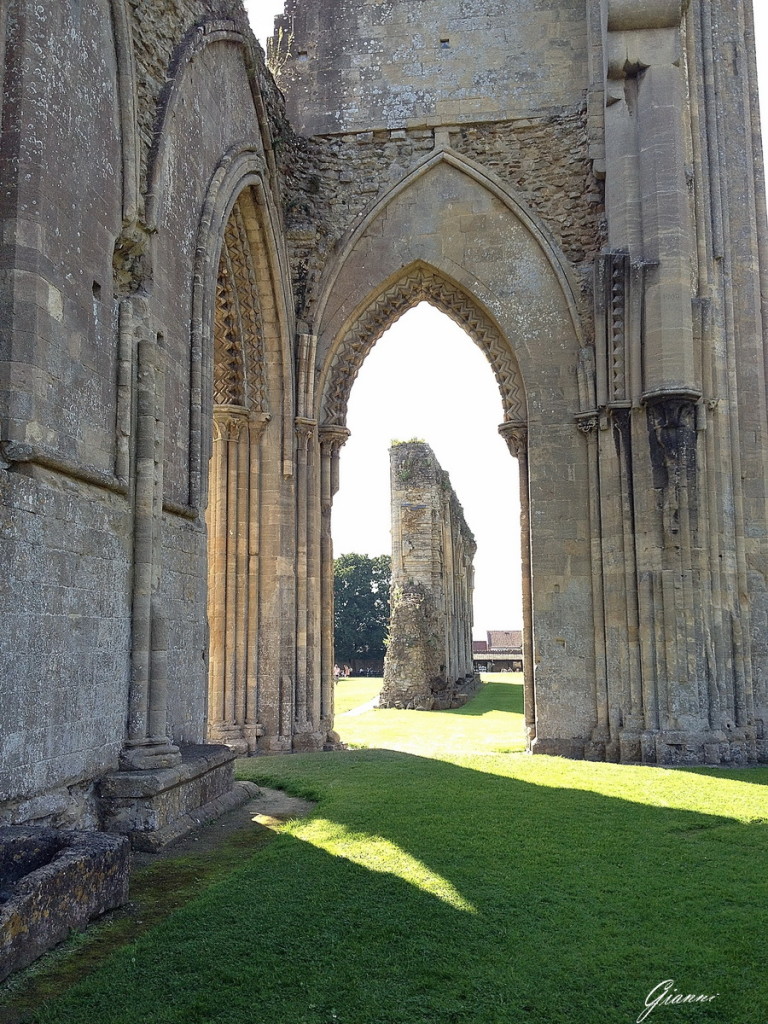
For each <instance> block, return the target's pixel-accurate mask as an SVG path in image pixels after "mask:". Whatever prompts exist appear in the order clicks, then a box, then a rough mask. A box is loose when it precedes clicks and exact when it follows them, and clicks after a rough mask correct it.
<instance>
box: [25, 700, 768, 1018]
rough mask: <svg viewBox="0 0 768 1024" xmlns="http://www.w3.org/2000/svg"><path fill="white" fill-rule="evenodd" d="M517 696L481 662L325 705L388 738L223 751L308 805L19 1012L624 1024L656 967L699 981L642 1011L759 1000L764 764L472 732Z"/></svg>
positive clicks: (766, 863) (682, 1012) (766, 905)
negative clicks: (326, 746) (605, 758)
mask: <svg viewBox="0 0 768 1024" xmlns="http://www.w3.org/2000/svg"><path fill="white" fill-rule="evenodd" d="M365 682H366V683H374V682H376V681H374V680H365ZM340 685H341V684H340ZM497 687H498V688H497ZM350 691H351V684H350ZM360 692H363V691H359V692H358V696H359V694H360ZM339 696H340V697H341V696H342V693H341V691H340V692H339ZM355 699H357V698H355ZM519 701H520V694H519V683H518V682H516V681H514V680H513V681H505V682H501V681H496V682H495V683H493V684H490V685H488V686H486V687H485V688H484V689H483V691H482V692H481V693H480V694H479V695H478V697H477V698H476V699H475V701H473V702H472V703H471V704H470V705H468V706H467V708H464V709H461V710H460V711H456V712H446V713H426V712H384V711H372V712H365V713H364V714H362V715H359V716H349V717H347V718H342V719H341V722H340V723H339V726H340V729H341V731H342V734H343V735H345V738H347V739H348V740H349V741H350V742H354V743H357V744H367V745H369V746H370V744H371V742H372V740H373V738H374V736H375V735H378V736H379V737H380V738H381V740H382V743H383V744H384V745H385V746H387V747H388V748H389V749H355V750H349V751H346V752H338V753H325V754H303V755H296V756H292V757H276V758H256V759H250V760H241V761H240V762H239V774H240V776H241V777H242V778H248V779H253V780H254V781H257V782H260V783H263V784H265V785H271V786H280V787H282V788H285V789H287V790H288V791H289V792H291V793H293V794H295V795H301V796H308V797H311V798H313V799H315V800H317V801H318V804H317V807H316V810H315V812H314V814H313V815H312V816H311V817H309V818H306V819H302V820H296V821H293V822H289V823H287V824H285V825H282V826H278V827H277V828H276V829H275V833H274V839H273V841H271V842H268V843H265V844H262V845H256V846H255V847H254V848H253V849H249V848H248V847H247V845H243V852H242V860H241V862H240V863H239V866H237V867H232V866H231V864H229V863H228V864H227V866H226V870H225V871H223V872H220V873H219V874H217V875H212V876H208V875H206V876H205V877H201V879H200V885H199V890H198V892H197V894H196V896H195V897H194V898H191V899H190V900H189V901H188V902H187V903H186V904H185V905H184V906H181V907H180V908H178V909H176V910H174V911H172V912H171V913H170V914H169V916H167V917H166V918H165V919H164V920H162V921H160V922H158V923H156V924H154V925H153V926H152V927H151V928H149V929H148V930H147V931H145V932H144V933H143V934H142V935H141V936H139V937H138V938H137V939H136V940H135V941H133V942H131V943H130V944H128V945H125V946H123V947H122V948H121V949H119V950H117V951H116V952H112V953H111V954H110V955H109V957H108V958H107V959H106V960H105V961H104V962H103V963H102V964H101V965H100V966H99V967H98V968H97V969H96V970H94V971H93V972H92V973H91V974H89V975H88V976H87V977H84V978H83V979H82V980H81V981H80V982H79V983H78V984H76V985H74V986H73V987H72V988H70V989H69V991H68V992H67V993H65V994H64V995H63V996H62V997H61V998H59V999H57V1000H55V1001H53V1002H50V1003H48V1004H47V1005H46V1006H45V1007H43V1008H42V1009H40V1010H38V1011H37V1013H36V1014H35V1015H34V1016H33V1017H32V1018H31V1019H33V1020H34V1021H36V1022H38V1024H73V1022H76V1024H92V1022H93V1024H96V1022H98V1024H134V1022H135V1024H139V1022H142V1024H144V1022H149V1024H235V1022H237V1024H262V1022H263V1024H457V1022H461V1024H521V1022H535V1024H631V1022H633V1021H636V1020H637V1018H638V1016H639V1015H640V1014H641V1013H643V1012H644V1011H645V1009H646V1007H645V1002H646V997H647V996H648V993H649V992H650V991H651V989H653V988H654V987H655V986H657V985H659V983H661V982H663V981H665V980H666V979H673V982H674V988H676V989H677V990H678V991H679V992H680V993H682V994H688V993H695V994H697V995H698V994H702V995H711V996H714V997H715V998H714V999H713V1000H712V1001H710V1002H707V1003H699V1004H695V1005H674V1004H673V1005H660V1006H657V1007H656V1008H655V1009H653V1010H652V1011H651V1012H650V1014H649V1016H648V1017H647V1020H649V1021H651V1024H689V1022H693V1024H699V1022H713V1021H717V1022H720V1024H748V1022H749V1024H752V1022H754V1024H764V1022H765V1021H768V971H767V970H766V953H765V935H766V934H768V899H767V897H768V885H767V884H766V873H767V872H766V868H767V867H768V824H767V823H768V768H759V769H748V770H744V771H728V772H718V771H717V770H714V769H697V770H688V771H670V770H664V769H659V768H646V767H633V766H619V765H611V764H595V763H590V762H576V761H566V760H563V759H559V758H543V757H542V758H532V757H530V756H528V755H526V754H524V753H499V752H494V749H495V748H494V745H495V744H503V743H508V744H509V745H510V746H511V745H513V742H518V737H519V735H520V725H521V723H520V712H521V706H520V702H519ZM363 703H364V701H363ZM355 706H356V705H355ZM368 716H372V717H371V720H370V721H366V719H367V718H368ZM401 725H402V730H401ZM342 726H343V728H342ZM398 730H401V731H400V738H399V739H398V738H396V734H397V732H398ZM507 732H508V733H509V735H508V734H507ZM513 733H514V736H515V739H514V741H511V740H510V739H509V736H511V735H512V734H513ZM404 735H405V739H403V736H404ZM419 736H421V737H422V740H423V747H422V750H421V752H418V750H417V749H416V748H415V744H416V740H417V738H418V737H419ZM486 736H491V737H493V738H492V739H490V740H489V741H488V742H486V740H485V737H486ZM505 737H506V739H505ZM450 743H455V744H457V745H456V746H455V747H454V749H453V750H451V751H449V750H448V746H447V745H449V744H450ZM395 744H397V745H398V746H399V748H398V749H395V748H394V745H395ZM424 751H427V752H428V756H427V755H425V753H424ZM254 828H257V826H254ZM230 856H231V851H230ZM674 988H670V993H669V994H670V995H671V996H673V995H674V994H675V993H674Z"/></svg>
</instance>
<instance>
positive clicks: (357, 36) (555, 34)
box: [280, 0, 587, 135]
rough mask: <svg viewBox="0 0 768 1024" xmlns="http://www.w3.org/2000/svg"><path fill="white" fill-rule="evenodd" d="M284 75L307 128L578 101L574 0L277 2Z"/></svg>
mask: <svg viewBox="0 0 768 1024" xmlns="http://www.w3.org/2000/svg"><path fill="white" fill-rule="evenodd" d="M280 24H281V25H282V28H283V32H284V36H286V37H287V36H288V35H289V34H291V33H292V40H291V44H290V51H291V56H290V59H289V60H288V61H287V62H286V73H285V76H284V79H281V80H282V81H284V84H285V87H286V92H287V93H288V94H289V101H288V111H289V117H290V119H291V121H292V123H293V124H294V125H295V127H296V128H297V129H298V130H299V131H301V132H302V133H303V134H306V135H325V134H328V133H329V132H359V131H369V130H371V129H373V130H378V129H387V128H401V127H408V126H411V127H413V126H430V125H445V124H460V123H463V122H471V121H478V120H488V121H495V120H503V119H506V118H509V117H521V116H529V115H530V114H532V113H535V112H541V111H542V110H547V109H550V108H553V107H570V106H575V105H578V104H580V103H581V102H582V99H583V94H582V80H583V79H584V78H585V77H586V67H587V31H586V22H585V18H584V3H583V0H561V2H560V3H558V4H556V5H553V4H551V3H548V2H543V0H494V2H490V3H489V2H488V0H464V2H463V3H461V4H452V3H444V2H443V0H388V2H385V3H380V2H376V0H362V2H359V0H357V2H356V0H321V2H318V3H313V4H306V3H302V2H301V0H288V3H287V4H286V8H285V17H284V18H283V19H282V21H281V22H280Z"/></svg>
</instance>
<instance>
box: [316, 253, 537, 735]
mask: <svg viewBox="0 0 768 1024" xmlns="http://www.w3.org/2000/svg"><path fill="white" fill-rule="evenodd" d="M420 302H428V303H429V304H430V305H432V306H434V307H435V308H436V309H438V310H440V311H441V312H442V313H445V314H446V315H447V316H448V317H450V318H451V320H453V321H454V322H455V323H456V324H458V326H459V327H461V328H462V329H463V330H464V331H465V332H466V334H467V335H468V336H469V337H470V338H471V339H472V340H473V341H474V342H475V344H476V345H477V346H478V347H479V348H480V349H481V351H482V352H483V354H484V355H485V356H486V358H487V360H488V362H489V364H490V367H491V369H492V371H493V373H494V376H495V378H496V382H497V384H498V387H499V392H500V396H501V401H502V408H503V413H504V421H503V422H502V423H501V424H500V425H499V433H500V434H501V436H502V438H503V439H504V441H505V442H506V444H507V446H508V448H509V451H510V453H511V454H512V456H513V457H514V458H515V459H516V460H517V462H518V471H519V477H520V491H519V493H520V529H521V553H522V573H521V575H522V590H523V595H522V596H523V623H524V637H525V640H524V679H525V700H524V705H525V725H526V737H527V741H528V744H529V745H530V744H531V743H532V742H533V741H534V739H535V736H536V725H535V722H536V715H535V707H536V698H535V681H534V656H533V651H534V618H533V604H532V594H533V590H532V581H531V555H530V550H531V546H530V510H529V486H528V422H527V405H526V396H525V388H524V384H523V380H522V376H521V373H520V368H519V366H518V364H517V360H516V358H515V355H514V352H513V351H512V349H511V347H510V345H509V343H508V342H507V340H506V339H505V338H504V337H503V335H502V333H501V330H500V328H499V326H498V325H497V324H496V323H495V322H494V320H493V319H492V317H491V316H490V315H489V314H488V312H487V311H486V310H484V309H483V307H482V306H481V305H480V304H479V303H478V302H477V300H476V299H474V298H473V297H472V296H471V295H469V294H468V293H467V292H466V291H465V290H464V289H462V288H461V287H460V286H459V285H458V284H457V283H456V282H455V281H452V280H450V279H449V278H447V277H446V276H445V275H443V274H441V273H439V272H438V271H437V270H436V269H435V268H434V267H430V266H429V265H427V264H425V263H422V262H416V263H415V264H413V265H412V266H410V267H408V268H407V269H406V270H405V271H404V272H403V273H402V274H401V275H400V276H398V277H397V278H396V279H395V280H394V281H390V282H388V283H387V285H386V286H385V287H384V288H383V289H382V290H381V291H379V292H378V293H377V294H376V295H375V297H373V298H372V299H371V300H370V301H369V303H368V304H367V305H366V306H365V308H364V309H363V310H362V312H360V314H359V315H358V316H357V317H356V318H354V319H353V320H352V322H351V323H350V325H349V326H348V328H347V330H346V331H345V333H344V335H343V338H342V339H341V343H340V344H339V345H338V346H337V347H336V348H335V350H334V355H333V358H332V359H331V361H330V365H329V368H328V370H327V373H326V377H325V386H324V388H323V392H322V395H323V404H322V413H321V422H322V424H323V426H322V427H321V437H322V436H323V435H324V434H325V435H327V436H329V437H334V438H335V444H334V445H333V446H329V447H328V457H329V459H330V461H331V467H330V469H329V471H328V473H327V476H328V478H329V479H330V480H331V481H333V490H332V491H331V493H330V494H329V495H328V500H327V501H326V503H325V504H324V506H323V513H324V517H323V536H324V537H326V538H328V540H330V536H331V523H330V520H331V505H332V498H333V494H334V493H335V490H336V489H337V487H338V458H339V450H340V448H341V446H342V445H343V443H344V441H345V440H346V437H347V436H348V431H347V430H346V416H347V406H348V402H349V397H350V393H351V390H352V386H353V384H354V381H355V379H356V378H357V375H358V373H359V371H360V369H361V367H362V365H363V362H364V361H365V358H366V357H367V355H368V354H369V352H370V351H371V349H372V348H373V346H374V345H375V344H376V342H377V341H378V340H379V338H380V337H381V336H382V334H384V332H385V331H386V330H388V328H390V327H391V326H392V325H393V324H394V323H395V322H396V321H397V320H398V319H399V318H400V317H401V316H403V314H404V313H406V312H407V311H408V310H410V309H412V308H413V307H415V306H416V305H418V304H419V303H420ZM342 432H343V433H342ZM326 546H327V545H326ZM331 558H332V554H331V555H326V559H325V560H324V573H325V574H328V573H329V572H330V571H332V563H331V561H330V559H331ZM324 640H325V644H326V647H328V646H330V645H332V642H333V636H332V615H328V616H327V625H326V634H325V635H324Z"/></svg>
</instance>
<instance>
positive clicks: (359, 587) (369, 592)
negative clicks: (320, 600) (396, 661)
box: [333, 554, 392, 662]
mask: <svg viewBox="0 0 768 1024" xmlns="http://www.w3.org/2000/svg"><path fill="white" fill-rule="evenodd" d="M391 577H392V560H391V559H390V557H389V555H378V556H377V557H376V558H369V556H368V555H355V554H350V555H340V556H339V557H338V558H337V559H335V560H334V563H333V598H334V627H335V628H334V643H335V646H336V661H338V662H352V661H354V660H355V659H359V658H366V659H368V658H370V659H374V658H383V657H384V649H385V639H386V636H387V629H388V627H389V584H390V580H391Z"/></svg>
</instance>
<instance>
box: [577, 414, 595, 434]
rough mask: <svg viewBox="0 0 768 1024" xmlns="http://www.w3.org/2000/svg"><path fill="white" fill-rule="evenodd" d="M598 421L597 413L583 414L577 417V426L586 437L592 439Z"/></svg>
mask: <svg viewBox="0 0 768 1024" xmlns="http://www.w3.org/2000/svg"><path fill="white" fill-rule="evenodd" d="M597 420H598V416H597V413H596V412H588V413H582V415H580V416H577V417H576V426H577V427H578V428H579V430H580V431H581V432H582V434H583V435H584V437H590V435H592V434H594V433H595V431H596V430H597Z"/></svg>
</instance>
